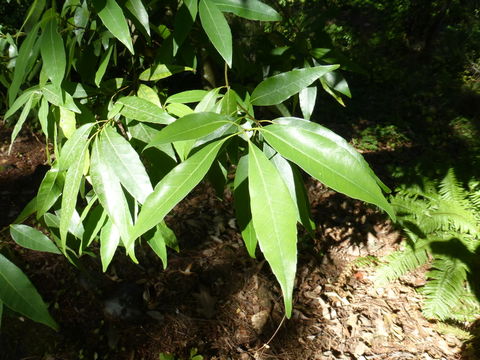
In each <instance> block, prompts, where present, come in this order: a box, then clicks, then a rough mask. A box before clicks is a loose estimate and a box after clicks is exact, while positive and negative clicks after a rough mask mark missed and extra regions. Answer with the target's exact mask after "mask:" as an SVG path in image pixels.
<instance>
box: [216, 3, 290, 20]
mask: <svg viewBox="0 0 480 360" xmlns="http://www.w3.org/2000/svg"><path fill="white" fill-rule="evenodd" d="M213 1H214V2H215V4H216V5H217V7H218V9H219V10H220V11H223V12H231V13H233V14H235V15H237V16H240V17H243V18H245V19H249V20H260V21H280V20H282V17H281V16H280V14H279V13H278V12H277V11H276V10H275V9H274V8H272V7H270V6H269V5H267V4H264V3H262V2H261V1H258V0H213Z"/></svg>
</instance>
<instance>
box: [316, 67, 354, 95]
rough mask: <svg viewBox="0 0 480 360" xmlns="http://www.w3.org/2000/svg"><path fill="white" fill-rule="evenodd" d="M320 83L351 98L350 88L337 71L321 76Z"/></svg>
mask: <svg viewBox="0 0 480 360" xmlns="http://www.w3.org/2000/svg"><path fill="white" fill-rule="evenodd" d="M320 80H322V85H324V87H325V85H326V86H328V87H329V88H330V89H332V90H334V91H336V92H338V93H340V94H342V95H345V96H346V97H349V98H351V97H352V94H351V93H350V88H349V87H348V83H347V81H346V80H345V78H344V77H343V76H342V75H341V74H340V73H338V72H334V71H332V72H330V73H327V74H325V75H323V76H322V78H321V79H320Z"/></svg>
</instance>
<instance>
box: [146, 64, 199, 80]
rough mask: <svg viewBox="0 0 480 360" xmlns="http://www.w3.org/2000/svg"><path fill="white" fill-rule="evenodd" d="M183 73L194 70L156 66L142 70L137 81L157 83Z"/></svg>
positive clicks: (176, 66) (186, 67)
mask: <svg viewBox="0 0 480 360" xmlns="http://www.w3.org/2000/svg"><path fill="white" fill-rule="evenodd" d="M184 71H194V69H193V68H191V67H188V66H181V65H167V64H158V65H156V66H152V67H151V68H148V69H146V70H144V71H143V72H142V73H141V74H140V76H139V79H140V80H142V81H158V80H161V79H165V78H167V77H170V76H172V75H173V74H178V73H181V72H184Z"/></svg>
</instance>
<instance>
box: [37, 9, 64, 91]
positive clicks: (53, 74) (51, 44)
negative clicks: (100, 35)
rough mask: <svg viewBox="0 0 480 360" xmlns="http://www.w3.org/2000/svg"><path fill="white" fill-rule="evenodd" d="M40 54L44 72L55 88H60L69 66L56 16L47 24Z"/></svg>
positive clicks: (41, 40) (41, 41)
mask: <svg viewBox="0 0 480 360" xmlns="http://www.w3.org/2000/svg"><path fill="white" fill-rule="evenodd" d="M40 54H41V55H42V60H43V71H45V74H46V75H47V77H48V78H49V79H50V80H51V81H52V84H53V85H54V86H55V87H60V85H61V83H62V80H63V77H64V76H65V70H66V66H67V58H66V55H65V47H64V45H63V40H62V37H61V36H60V34H59V33H58V32H57V19H56V14H54V15H53V16H52V17H51V18H50V19H49V20H48V21H47V23H46V24H45V28H44V29H43V33H42V37H41V39H40Z"/></svg>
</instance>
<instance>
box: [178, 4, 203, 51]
mask: <svg viewBox="0 0 480 360" xmlns="http://www.w3.org/2000/svg"><path fill="white" fill-rule="evenodd" d="M197 12H198V1H197V0H187V1H184V2H183V4H182V6H180V8H179V9H178V12H177V14H176V16H175V21H174V25H173V28H174V32H173V55H176V54H177V51H178V49H179V48H180V46H182V44H183V42H184V41H185V39H186V37H187V35H188V33H189V32H190V30H191V29H192V26H193V24H194V23H195V19H196V17H197Z"/></svg>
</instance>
